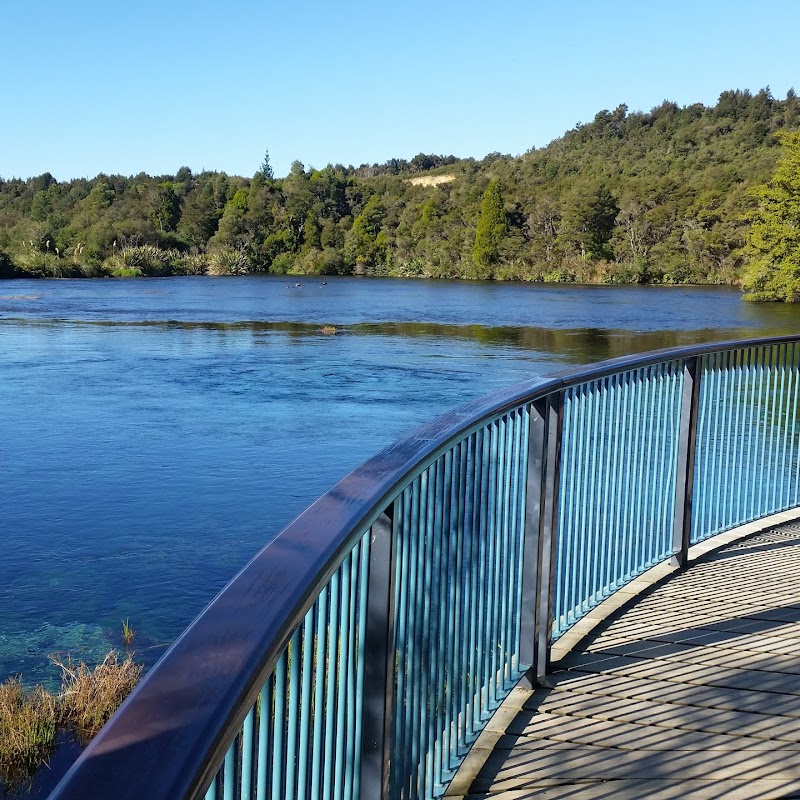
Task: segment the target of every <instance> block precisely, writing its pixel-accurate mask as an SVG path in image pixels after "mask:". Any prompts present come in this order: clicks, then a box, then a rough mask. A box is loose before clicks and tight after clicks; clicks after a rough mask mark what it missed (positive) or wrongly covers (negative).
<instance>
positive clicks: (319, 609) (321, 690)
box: [259, 586, 328, 800]
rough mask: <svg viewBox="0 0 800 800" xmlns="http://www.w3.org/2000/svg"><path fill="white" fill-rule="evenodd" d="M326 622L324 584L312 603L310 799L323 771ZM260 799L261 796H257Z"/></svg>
mask: <svg viewBox="0 0 800 800" xmlns="http://www.w3.org/2000/svg"><path fill="white" fill-rule="evenodd" d="M327 622H328V587H327V586H325V587H324V588H323V589H322V591H321V592H320V593H319V597H317V602H316V603H315V605H314V634H315V635H314V651H315V653H316V656H317V658H316V664H315V669H314V731H313V734H312V745H311V748H312V753H313V761H312V767H311V800H319V797H320V784H321V777H322V772H323V767H324V764H323V755H324V753H323V749H322V746H323V740H322V731H323V727H322V723H323V721H324V719H325V714H324V713H323V704H324V701H325V673H326V661H327V658H328V652H327V650H326V647H325V637H326V635H327ZM259 800H261V798H259Z"/></svg>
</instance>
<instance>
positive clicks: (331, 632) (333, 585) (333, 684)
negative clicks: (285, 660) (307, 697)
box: [322, 567, 342, 800]
mask: <svg viewBox="0 0 800 800" xmlns="http://www.w3.org/2000/svg"><path fill="white" fill-rule="evenodd" d="M341 572H342V570H341V567H340V568H339V569H337V570H336V572H334V573H333V575H332V576H331V580H330V583H329V584H328V586H329V589H330V592H329V595H328V601H329V605H328V643H327V648H326V649H327V652H326V654H325V655H326V657H327V670H326V673H325V675H326V680H325V760H324V762H323V763H324V766H325V772H324V775H323V781H322V797H323V798H324V800H332V797H333V775H334V767H335V765H334V759H335V756H334V748H335V746H336V690H337V684H338V682H339V680H340V679H341V677H340V675H339V663H338V657H337V654H338V652H339V614H340V603H339V582H340V576H341Z"/></svg>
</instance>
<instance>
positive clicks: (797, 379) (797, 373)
mask: <svg viewBox="0 0 800 800" xmlns="http://www.w3.org/2000/svg"><path fill="white" fill-rule="evenodd" d="M797 355H798V346H797V344H796V343H795V342H792V362H793V364H794V369H793V370H792V374H793V379H792V381H793V382H792V389H793V391H792V398H793V400H792V417H791V420H790V421H787V425H788V426H789V430H790V431H791V440H790V442H791V443H790V445H789V467H790V469H791V468H792V467H793V465H794V462H795V458H796V456H795V444H796V442H797V440H798V436H797V433H796V431H795V427H796V425H797V403H798V399H799V398H800V391H799V390H800V365H799V364H798V358H797ZM793 474H795V481H794V494H793V495H792V494H789V496H790V497H791V498H792V500H791V505H797V501H798V493H799V492H800V481H799V480H797V477H796V469H795V470H793Z"/></svg>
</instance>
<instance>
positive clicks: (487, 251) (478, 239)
mask: <svg viewBox="0 0 800 800" xmlns="http://www.w3.org/2000/svg"><path fill="white" fill-rule="evenodd" d="M507 230H508V218H507V217H506V210H505V207H504V205H503V197H502V195H501V194H500V185H499V184H498V182H497V181H491V182H490V183H489V185H488V186H487V187H486V191H485V192H484V193H483V200H482V201H481V215H480V218H479V219H478V225H477V227H476V229H475V246H474V247H473V248H472V260H473V262H474V263H475V267H476V273H475V277H476V278H489V277H491V272H492V267H493V265H494V264H496V263H497V260H498V257H499V255H500V243H501V242H502V241H503V238H504V237H505V235H506V232H507Z"/></svg>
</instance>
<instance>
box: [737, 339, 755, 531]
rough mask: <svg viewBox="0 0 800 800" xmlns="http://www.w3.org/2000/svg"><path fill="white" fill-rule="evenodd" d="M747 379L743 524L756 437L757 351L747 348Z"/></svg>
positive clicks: (745, 515)
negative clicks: (754, 438) (748, 384)
mask: <svg viewBox="0 0 800 800" xmlns="http://www.w3.org/2000/svg"><path fill="white" fill-rule="evenodd" d="M748 356H749V359H748V361H749V363H748V377H749V381H750V387H749V397H748V420H747V455H746V463H747V471H746V472H745V482H744V486H745V489H744V495H743V496H742V497H741V498H739V501H740V515H739V518H740V519H741V520H742V521H743V522H744V521H745V520H748V519H749V518H750V507H751V504H750V501H749V498H750V495H751V477H752V475H753V469H754V466H755V465H754V463H753V452H754V450H755V447H754V445H753V437H754V436H756V435H757V430H756V427H755V426H754V424H753V421H754V417H755V406H756V392H757V386H758V351H757V350H756V349H755V348H752V347H751V348H748Z"/></svg>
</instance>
